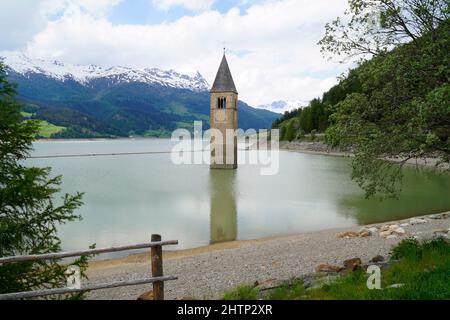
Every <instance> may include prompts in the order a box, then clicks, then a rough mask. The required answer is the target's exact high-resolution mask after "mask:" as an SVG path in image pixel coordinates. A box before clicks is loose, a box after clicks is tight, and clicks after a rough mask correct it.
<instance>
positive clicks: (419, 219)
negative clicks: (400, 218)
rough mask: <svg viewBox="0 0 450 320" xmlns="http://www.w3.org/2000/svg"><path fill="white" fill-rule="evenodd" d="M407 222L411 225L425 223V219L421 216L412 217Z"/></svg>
mask: <svg viewBox="0 0 450 320" xmlns="http://www.w3.org/2000/svg"><path fill="white" fill-rule="evenodd" d="M409 223H410V224H412V225H415V224H421V223H427V220H425V219H422V218H412V219H410V220H409Z"/></svg>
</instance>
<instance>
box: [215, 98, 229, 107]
mask: <svg viewBox="0 0 450 320" xmlns="http://www.w3.org/2000/svg"><path fill="white" fill-rule="evenodd" d="M226 108H227V98H224V97H221V98H217V109H226Z"/></svg>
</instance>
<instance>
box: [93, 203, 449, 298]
mask: <svg viewBox="0 0 450 320" xmlns="http://www.w3.org/2000/svg"><path fill="white" fill-rule="evenodd" d="M444 214H445V216H446V218H442V219H436V218H433V217H436V216H439V215H444ZM449 216H450V212H445V213H441V214H431V215H424V216H418V217H415V218H408V219H403V220H395V221H389V222H384V223H375V224H370V225H366V226H364V227H362V226H356V227H349V228H335V229H327V230H321V231H313V232H305V233H299V234H296V235H289V236H277V237H266V238H260V239H255V240H238V241H233V242H224V243H218V244H213V245H208V246H204V247H199V248H194V249H186V250H174V251H172V250H170V251H164V252H163V256H164V270H165V271H164V274H167V275H176V276H178V280H175V281H170V282H168V283H167V285H166V297H167V298H168V299H183V298H187V297H188V298H195V299H212V298H220V297H221V294H222V293H223V292H224V291H227V290H230V289H233V288H235V287H236V286H238V285H240V284H249V283H254V282H255V281H258V282H259V283H265V282H267V281H283V280H288V279H290V278H293V277H299V276H303V275H306V274H310V273H311V272H314V269H315V267H317V266H318V265H319V264H323V263H329V264H342V262H343V261H344V260H346V259H351V258H355V257H359V258H361V259H362V260H363V261H364V262H368V261H369V260H370V259H371V258H373V257H375V256H377V255H382V256H384V257H388V255H389V253H390V251H391V248H392V246H393V245H395V244H397V243H398V242H400V241H401V240H403V239H406V238H410V237H416V238H418V239H428V238H431V237H433V236H434V235H435V232H436V231H437V230H441V229H445V230H450V218H449ZM417 219H418V220H420V219H424V220H426V223H425V222H424V223H417V224H414V223H411V221H413V220H417ZM392 224H397V225H404V227H403V228H404V231H405V233H404V234H402V235H399V236H395V237H392V238H385V237H382V236H381V235H379V234H378V232H377V233H375V234H373V235H371V236H365V237H349V238H339V237H338V235H339V234H340V233H342V232H344V233H345V232H350V233H352V232H353V233H355V232H359V231H358V230H361V228H371V227H374V226H376V227H378V228H379V229H380V230H381V228H382V227H383V226H386V225H392ZM447 237H450V233H448V234H447ZM149 270H150V256H149V253H148V252H146V253H139V254H131V255H129V256H126V257H122V258H115V259H109V260H101V261H93V262H90V263H89V268H88V270H87V274H88V277H89V279H90V281H89V282H93V283H102V282H109V281H118V280H125V279H130V278H131V279H140V278H144V277H147V276H148V274H149ZM150 289H151V286H138V287H123V288H117V289H114V290H111V289H107V290H100V291H95V292H91V293H89V294H88V296H87V298H88V299H136V298H137V297H138V296H139V295H140V294H142V293H144V292H146V291H148V290H150Z"/></svg>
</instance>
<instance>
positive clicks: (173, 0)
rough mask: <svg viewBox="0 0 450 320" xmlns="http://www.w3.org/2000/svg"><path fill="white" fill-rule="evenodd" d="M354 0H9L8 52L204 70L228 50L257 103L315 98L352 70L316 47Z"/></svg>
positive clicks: (209, 73) (241, 83)
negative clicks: (327, 26)
mask: <svg viewBox="0 0 450 320" xmlns="http://www.w3.org/2000/svg"><path fill="white" fill-rule="evenodd" d="M346 5H347V0H2V1H1V2H0V51H2V50H8V51H11V50H13V51H16V50H17V51H24V52H25V53H27V54H28V55H30V56H33V57H39V58H45V59H58V60H61V61H64V62H68V63H74V64H97V65H101V66H105V67H109V66H114V65H122V66H129V67H139V68H140V67H158V68H161V69H175V70H177V71H183V72H195V71H197V70H198V71H200V73H201V74H202V75H203V76H204V77H205V78H206V79H207V80H208V82H209V83H212V82H213V80H214V76H215V73H216V71H217V68H218V66H219V63H220V59H221V55H222V51H223V49H222V48H223V47H226V48H227V57H228V62H229V64H230V68H231V71H232V72H233V77H234V80H235V82H236V86H237V88H238V91H239V94H240V98H241V99H242V100H244V101H246V102H248V103H250V104H251V105H254V106H256V105H260V104H267V103H270V102H272V101H276V100H302V101H308V100H310V99H312V98H314V97H316V96H320V95H321V94H322V93H323V92H324V91H325V90H327V89H328V88H329V87H331V86H332V85H333V84H334V83H336V76H338V75H339V74H341V73H342V72H343V71H344V70H345V66H343V65H339V64H338V63H337V62H329V61H326V60H325V59H324V58H323V57H322V55H321V53H320V51H319V47H318V46H317V45H316V43H317V41H318V40H320V38H321V37H322V35H323V31H324V24H325V23H326V22H328V21H331V20H332V19H334V18H335V17H337V16H340V15H342V14H343V12H344V10H345V8H346Z"/></svg>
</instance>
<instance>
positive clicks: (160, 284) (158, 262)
mask: <svg viewBox="0 0 450 320" xmlns="http://www.w3.org/2000/svg"><path fill="white" fill-rule="evenodd" d="M176 244H178V240H169V241H162V240H161V236H160V235H158V234H153V235H152V237H151V242H149V243H141V244H135V245H128V246H120V247H109V248H101V249H90V250H82V251H72V252H57V253H47V254H36V255H22V256H11V257H2V258H0V264H4V263H13V262H21V261H33V260H51V259H54V260H56V259H62V258H69V257H80V256H89V255H94V254H102V253H108V252H119V251H128V250H135V249H144V248H151V253H150V255H151V271H152V276H151V277H149V278H145V279H140V280H129V281H118V282H113V283H101V284H92V285H87V286H84V287H81V288H79V289H77V288H55V289H45V290H35V291H25V292H14V293H6V294H0V300H16V299H27V298H36V297H43V296H49V295H56V294H70V293H76V292H83V291H92V290H100V289H108V288H117V287H124V286H135V285H140V284H148V283H152V284H153V297H154V298H153V299H154V300H164V281H169V280H176V279H178V277H176V276H164V272H163V257H162V247H163V246H165V245H176Z"/></svg>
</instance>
